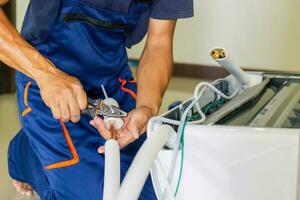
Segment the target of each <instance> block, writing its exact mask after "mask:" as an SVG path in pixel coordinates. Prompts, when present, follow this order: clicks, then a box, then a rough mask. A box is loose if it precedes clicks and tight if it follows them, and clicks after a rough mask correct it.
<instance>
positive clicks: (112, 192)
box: [103, 139, 121, 200]
mask: <svg viewBox="0 0 300 200" xmlns="http://www.w3.org/2000/svg"><path fill="white" fill-rule="evenodd" d="M120 173H121V172H120V148H119V144H118V142H117V141H116V140H113V139H111V140H108V141H106V143H105V172H104V192H103V200H115V199H116V196H117V194H118V192H119V189H120Z"/></svg>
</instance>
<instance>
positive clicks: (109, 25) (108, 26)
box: [64, 13, 130, 35]
mask: <svg viewBox="0 0 300 200" xmlns="http://www.w3.org/2000/svg"><path fill="white" fill-rule="evenodd" d="M64 22H65V23H70V22H83V23H87V24H90V25H92V26H95V27H98V28H102V29H105V30H119V31H120V30H123V31H124V33H125V35H127V34H128V33H129V32H130V27H129V25H128V24H125V23H114V22H110V21H105V20H101V19H95V18H93V17H91V16H89V15H86V14H81V13H68V14H66V15H65V16H64Z"/></svg>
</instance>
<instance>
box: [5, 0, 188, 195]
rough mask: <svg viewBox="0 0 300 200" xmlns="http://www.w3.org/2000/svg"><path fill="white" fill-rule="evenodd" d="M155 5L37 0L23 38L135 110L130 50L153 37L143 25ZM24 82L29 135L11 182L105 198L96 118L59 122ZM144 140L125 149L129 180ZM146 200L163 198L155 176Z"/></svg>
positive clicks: (13, 161)
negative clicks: (155, 187) (158, 194)
mask: <svg viewBox="0 0 300 200" xmlns="http://www.w3.org/2000/svg"><path fill="white" fill-rule="evenodd" d="M183 1H186V0H183ZM150 7H151V1H149V0H43V1H41V0H31V3H30V6H29V9H28V11H27V14H26V16H25V21H24V25H23V30H22V35H23V37H24V38H25V39H26V40H27V41H28V42H29V43H30V44H31V45H32V46H34V47H35V48H36V49H37V50H38V51H39V52H40V53H41V54H42V55H44V56H45V57H47V58H48V59H49V60H50V61H51V62H53V63H54V64H55V66H56V67H57V68H59V69H60V70H62V71H64V72H66V73H67V74H69V75H71V76H74V77H77V78H78V79H79V80H80V81H81V83H82V85H83V87H84V89H85V91H86V92H87V94H88V95H89V96H91V97H93V98H104V96H103V94H102V92H101V87H100V86H101V85H102V84H103V85H104V86H105V88H106V89H107V91H108V95H109V96H110V97H112V98H114V99H116V100H117V101H118V102H119V104H120V107H121V109H123V110H125V111H127V112H130V111H131V110H132V109H134V108H135V98H134V97H135V95H134V93H135V92H136V83H135V82H134V81H132V75H131V72H130V70H129V68H128V65H127V61H128V58H127V53H126V46H127V47H130V46H131V45H133V44H135V43H137V42H138V41H140V40H141V39H142V38H143V36H144V35H145V33H146V31H147V23H146V25H144V26H141V25H139V24H140V23H141V21H143V20H142V19H147V18H148V19H149V16H150V10H151V9H150ZM181 15H182V13H181ZM144 21H145V20H144ZM136 29H139V31H136ZM16 82H17V101H18V106H19V114H20V119H21V123H22V130H21V131H20V132H19V133H18V134H17V136H16V137H15V138H14V139H13V140H12V141H11V143H10V146H9V151H8V164H9V172H10V176H11V177H12V178H13V179H15V180H18V181H21V182H25V183H29V184H30V185H31V186H32V187H33V189H34V190H35V191H36V192H37V193H38V195H39V196H40V197H41V199H42V200H99V199H102V195H103V175H104V155H100V154H98V153H97V148H98V147H99V146H101V145H103V144H104V143H105V140H104V139H103V138H102V137H101V136H100V134H99V133H98V132H97V130H96V129H94V128H93V127H91V126H90V125H89V121H90V120H91V118H90V116H85V115H82V116H81V120H80V122H79V123H76V124H75V123H71V122H69V123H63V122H62V121H59V120H55V119H53V117H52V113H51V110H50V109H49V108H48V107H47V106H46V105H45V104H44V103H43V101H42V99H41V96H40V92H39V88H38V86H37V83H36V82H35V81H34V80H32V79H30V78H29V77H27V76H25V75H24V74H22V73H17V75H16ZM128 91H130V92H128ZM144 140H145V134H144V136H143V137H141V138H140V139H139V140H137V141H136V142H134V143H132V144H130V145H128V146H127V147H125V148H124V149H122V150H121V174H122V177H124V175H125V174H126V171H127V169H128V167H129V166H130V164H131V162H132V160H133V158H134V156H135V154H136V152H137V151H138V149H139V148H140V146H141V145H142V143H143V142H144ZM140 199H142V200H155V199H156V196H155V194H154V191H153V186H152V183H151V179H150V178H148V180H147V182H146V184H145V187H144V189H143V191H142V193H141V196H140Z"/></svg>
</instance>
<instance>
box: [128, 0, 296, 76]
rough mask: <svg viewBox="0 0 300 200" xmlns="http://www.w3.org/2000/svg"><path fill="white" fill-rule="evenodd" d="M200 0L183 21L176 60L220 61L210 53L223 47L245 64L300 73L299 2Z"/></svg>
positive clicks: (136, 52)
mask: <svg viewBox="0 0 300 200" xmlns="http://www.w3.org/2000/svg"><path fill="white" fill-rule="evenodd" d="M194 1H195V15H196V16H195V18H193V19H189V20H181V21H179V23H178V27H177V31H176V38H175V52H174V55H175V61H176V62H184V63H194V64H208V65H215V63H214V62H213V61H211V59H210V56H209V51H210V49H211V48H212V47H214V46H222V47H225V48H226V49H228V50H229V52H230V53H231V54H232V55H233V56H234V58H235V60H236V62H237V63H239V64H241V65H242V66H247V67H252V68H260V69H269V70H291V71H300V59H299V53H300V51H299V46H300V12H299V8H300V1H299V0H225V1H224V0H194ZM141 49H142V45H139V46H137V47H134V48H133V49H132V50H130V51H129V55H130V57H132V58H137V57H138V56H139V55H140V52H141Z"/></svg>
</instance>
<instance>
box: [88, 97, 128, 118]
mask: <svg viewBox="0 0 300 200" xmlns="http://www.w3.org/2000/svg"><path fill="white" fill-rule="evenodd" d="M82 112H83V114H88V115H90V116H91V117H92V118H94V117H95V116H98V117H101V118H104V117H114V118H125V117H127V112H125V111H123V110H121V109H120V108H118V107H116V106H113V105H108V104H106V103H105V101H104V100H103V99H91V98H89V99H88V107H87V109H85V110H83V111H82Z"/></svg>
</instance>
